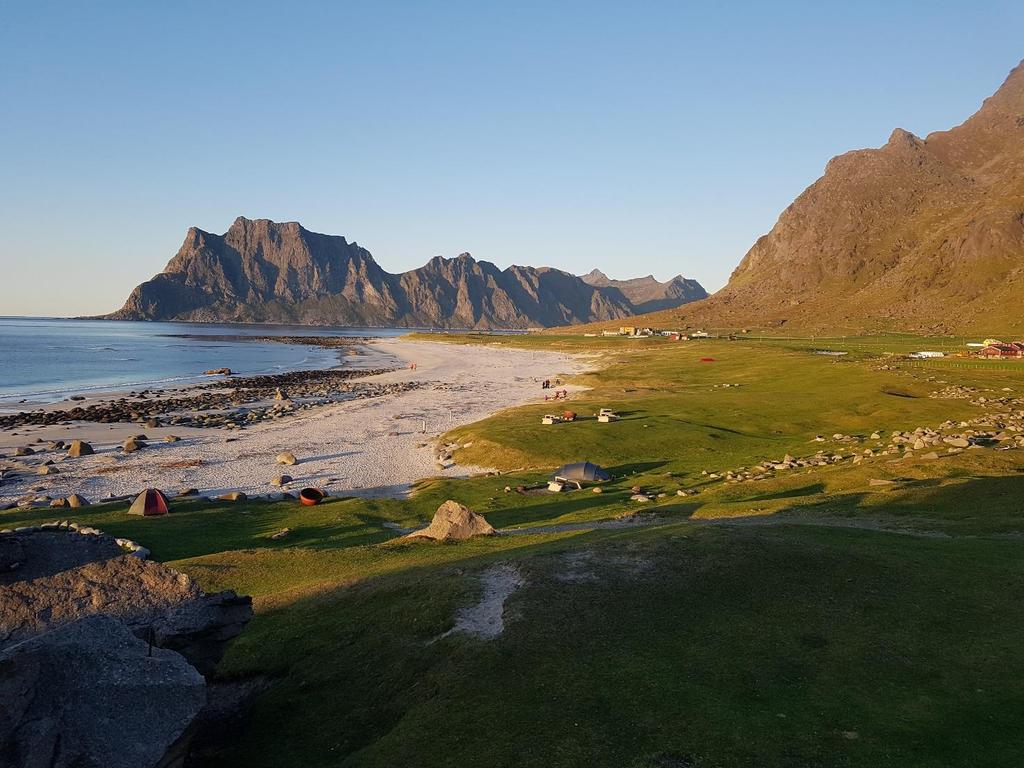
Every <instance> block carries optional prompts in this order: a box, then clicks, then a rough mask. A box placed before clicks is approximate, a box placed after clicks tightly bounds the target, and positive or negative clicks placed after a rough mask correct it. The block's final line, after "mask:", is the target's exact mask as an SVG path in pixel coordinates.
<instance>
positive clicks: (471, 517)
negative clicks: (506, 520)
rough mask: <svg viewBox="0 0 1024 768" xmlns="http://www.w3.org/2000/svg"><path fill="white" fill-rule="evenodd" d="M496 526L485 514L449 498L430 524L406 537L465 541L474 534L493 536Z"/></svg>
mask: <svg viewBox="0 0 1024 768" xmlns="http://www.w3.org/2000/svg"><path fill="white" fill-rule="evenodd" d="M493 534H494V528H493V527H492V526H491V524H490V523H488V522H487V520H485V519H484V516H483V515H478V514H477V513H476V512H473V511H472V510H470V509H469V508H468V507H464V506H463V505H462V504H459V503H458V502H457V501H452V500H451V499H449V500H448V501H446V502H445V503H444V504H442V505H441V506H440V507H438V508H437V512H435V513H434V519H433V520H431V521H430V525H428V526H427V527H426V528H421V529H420V530H418V531H413V532H412V533H410V534H408V535H407V536H406V538H409V539H433V540H434V541H464V540H466V539H470V538H472V537H474V536H491V535H493Z"/></svg>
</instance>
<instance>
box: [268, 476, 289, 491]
mask: <svg viewBox="0 0 1024 768" xmlns="http://www.w3.org/2000/svg"><path fill="white" fill-rule="evenodd" d="M291 481H292V476H291V475H278V476H277V477H275V478H274V479H273V480H271V481H270V484H271V485H275V486H277V487H278V488H280V487H281V486H282V485H288V483H290V482H291Z"/></svg>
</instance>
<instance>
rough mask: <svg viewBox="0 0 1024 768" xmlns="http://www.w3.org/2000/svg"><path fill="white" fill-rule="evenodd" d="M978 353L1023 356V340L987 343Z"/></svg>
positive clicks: (991, 355) (995, 355)
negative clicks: (1007, 342)
mask: <svg viewBox="0 0 1024 768" xmlns="http://www.w3.org/2000/svg"><path fill="white" fill-rule="evenodd" d="M978 354H980V355H981V356H982V357H1024V342H1020V341H1011V342H1010V343H1009V344H989V345H988V346H987V347H985V348H984V349H982V350H981V352H979V353H978Z"/></svg>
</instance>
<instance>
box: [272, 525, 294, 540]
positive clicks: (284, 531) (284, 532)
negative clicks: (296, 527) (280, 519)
mask: <svg viewBox="0 0 1024 768" xmlns="http://www.w3.org/2000/svg"><path fill="white" fill-rule="evenodd" d="M289 533H291V529H290V528H282V529H281V530H280V531H278V532H277V533H275V534H272V535H271V537H270V538H271V539H273V540H274V541H280V540H281V539H283V538H284V537H285V536H287V535H288V534H289Z"/></svg>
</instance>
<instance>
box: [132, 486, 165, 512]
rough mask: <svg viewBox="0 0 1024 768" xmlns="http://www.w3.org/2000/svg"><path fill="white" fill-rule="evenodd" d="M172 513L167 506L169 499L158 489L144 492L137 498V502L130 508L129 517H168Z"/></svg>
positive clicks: (148, 489)
mask: <svg viewBox="0 0 1024 768" xmlns="http://www.w3.org/2000/svg"><path fill="white" fill-rule="evenodd" d="M170 511H171V510H170V508H169V507H168V506H167V497H166V496H164V495H163V493H162V492H160V491H158V490H157V489H156V488H147V489H146V490H144V491H143V492H142V493H140V494H139V495H138V496H136V497H135V501H133V502H132V505H131V506H130V507H129V508H128V514H129V515H144V516H145V517H153V516H154V515H166V514H167V513H168V512H170Z"/></svg>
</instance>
